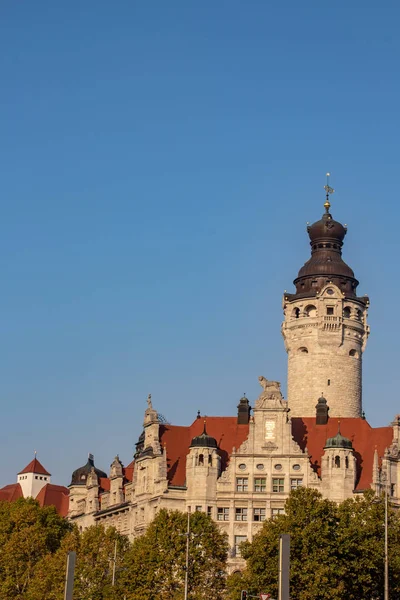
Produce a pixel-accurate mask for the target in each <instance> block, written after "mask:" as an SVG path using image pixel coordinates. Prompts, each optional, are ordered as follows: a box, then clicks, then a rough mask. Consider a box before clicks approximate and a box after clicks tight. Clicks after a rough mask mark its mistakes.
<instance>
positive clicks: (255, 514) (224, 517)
mask: <svg viewBox="0 0 400 600" xmlns="http://www.w3.org/2000/svg"><path fill="white" fill-rule="evenodd" d="M209 508H211V507H209ZM283 514H284V509H283V508H272V509H271V515H272V518H274V517H277V516H278V515H283ZM265 515H266V511H265V508H253V510H252V514H251V516H252V520H253V521H255V522H259V521H265ZM249 516H250V513H249V509H248V508H235V521H248V520H249V519H248V517H249ZM217 521H229V508H227V507H218V508H217Z"/></svg>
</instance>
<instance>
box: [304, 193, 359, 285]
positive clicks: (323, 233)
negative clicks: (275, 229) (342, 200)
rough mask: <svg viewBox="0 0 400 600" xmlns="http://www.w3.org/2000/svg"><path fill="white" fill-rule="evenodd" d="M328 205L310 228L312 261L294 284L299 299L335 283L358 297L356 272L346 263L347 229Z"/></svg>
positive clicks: (305, 266) (327, 204)
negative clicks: (344, 246)
mask: <svg viewBox="0 0 400 600" xmlns="http://www.w3.org/2000/svg"><path fill="white" fill-rule="evenodd" d="M329 208H330V204H329V202H328V201H327V202H326V203H325V214H323V215H322V218H321V219H320V220H319V221H316V222H315V223H313V224H312V225H309V226H308V227H307V231H308V235H309V236H310V245H311V258H310V259H309V260H308V261H307V262H306V263H305V265H304V266H303V267H301V269H300V271H299V273H298V275H297V277H296V279H295V280H294V284H295V286H296V294H295V296H296V297H301V296H304V297H306V296H315V295H316V294H317V293H318V292H319V291H320V290H321V289H322V288H323V287H324V286H325V285H326V284H327V283H333V284H335V285H337V286H338V288H339V289H340V290H341V291H342V292H343V293H344V294H345V295H346V296H350V297H355V296H356V290H357V285H358V281H357V279H355V277H354V272H353V270H352V269H351V268H350V267H349V266H348V265H347V264H346V263H345V262H344V260H343V259H342V246H343V240H344V237H345V235H346V232H347V229H346V227H345V226H343V225H342V224H341V223H339V221H335V220H334V219H333V218H332V215H331V214H330V212H329Z"/></svg>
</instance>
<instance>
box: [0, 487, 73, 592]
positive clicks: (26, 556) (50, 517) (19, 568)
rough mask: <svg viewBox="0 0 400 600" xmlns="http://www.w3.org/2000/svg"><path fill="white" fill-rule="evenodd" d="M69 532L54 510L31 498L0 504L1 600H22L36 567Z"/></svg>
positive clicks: (64, 521) (63, 520)
mask: <svg viewBox="0 0 400 600" xmlns="http://www.w3.org/2000/svg"><path fill="white" fill-rule="evenodd" d="M70 530H71V525H70V524H69V523H68V522H67V521H66V520H65V519H63V518H62V517H60V516H59V515H58V514H57V512H56V509H55V508H54V507H45V508H40V506H39V504H38V503H37V502H36V501H35V500H32V499H31V498H27V499H24V498H20V499H19V500H17V501H16V502H13V503H8V502H0V548H1V552H0V599H1V600H12V599H21V600H22V599H25V598H26V593H27V590H28V588H29V585H30V584H31V582H32V580H33V578H34V572H35V568H36V566H37V564H38V563H39V562H40V561H41V559H42V558H43V557H45V556H46V555H48V554H50V553H52V552H55V551H56V550H57V549H58V548H59V547H60V544H61V541H62V539H63V537H64V536H65V534H66V533H67V532H68V531H70Z"/></svg>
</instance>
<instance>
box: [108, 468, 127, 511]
mask: <svg viewBox="0 0 400 600" xmlns="http://www.w3.org/2000/svg"><path fill="white" fill-rule="evenodd" d="M121 502H124V476H123V465H122V463H121V461H120V460H119V456H116V457H115V458H114V460H113V462H112V463H111V468H110V505H114V504H121Z"/></svg>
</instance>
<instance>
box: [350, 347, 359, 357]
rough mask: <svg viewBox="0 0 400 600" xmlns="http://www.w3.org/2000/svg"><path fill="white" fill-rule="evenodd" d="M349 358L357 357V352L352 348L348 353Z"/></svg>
mask: <svg viewBox="0 0 400 600" xmlns="http://www.w3.org/2000/svg"><path fill="white" fill-rule="evenodd" d="M349 356H358V354H357V350H354V348H352V349H351V350H350V352H349Z"/></svg>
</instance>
